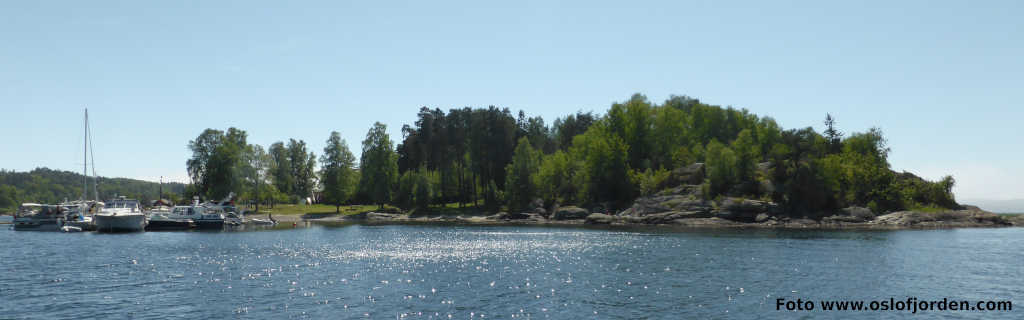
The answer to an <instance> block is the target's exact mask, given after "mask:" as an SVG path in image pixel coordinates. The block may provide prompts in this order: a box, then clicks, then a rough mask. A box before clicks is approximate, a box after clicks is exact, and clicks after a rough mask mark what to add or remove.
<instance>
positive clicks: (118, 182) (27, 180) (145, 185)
mask: <svg viewBox="0 0 1024 320" xmlns="http://www.w3.org/2000/svg"><path fill="white" fill-rule="evenodd" d="M82 179H83V176H82V175H81V174H79V173H75V172H71V171H62V170H52V169H48V168H36V169H35V170H32V171H29V172H17V171H8V170H0V208H7V209H10V208H14V207H17V206H18V204H20V203H23V202H39V203H57V202H60V201H63V200H64V199H69V200H74V199H78V198H80V197H81V195H82ZM89 183H90V184H91V183H92V179H89ZM97 186H98V189H99V196H100V200H106V199H110V198H113V197H114V196H115V195H119V196H120V195H123V196H127V197H131V198H135V199H139V200H142V201H144V203H145V202H148V201H150V200H153V199H156V197H157V193H158V192H159V190H160V184H159V183H157V182H151V181H143V180H135V179H128V178H105V177H100V178H99V179H98V182H97ZM163 190H164V193H165V194H167V193H172V194H177V195H179V196H180V195H181V194H183V193H184V191H185V184H182V183H177V182H170V183H164V184H163ZM89 197H90V198H91V197H92V190H91V185H90V191H89Z"/></svg>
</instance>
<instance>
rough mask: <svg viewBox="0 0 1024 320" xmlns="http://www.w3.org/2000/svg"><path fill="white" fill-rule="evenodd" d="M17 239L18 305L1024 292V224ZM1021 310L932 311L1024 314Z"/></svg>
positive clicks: (756, 299)
mask: <svg viewBox="0 0 1024 320" xmlns="http://www.w3.org/2000/svg"><path fill="white" fill-rule="evenodd" d="M0 243H3V244H4V247H3V248H2V249H0V318H40V319H53V318H127V317H130V318H168V317H170V318H275V319H277V318H286V317H287V318H373V319H395V318H398V319H449V318H451V319H520V318H522V319H548V318H550V319H577V318H602V319H638V318H651V319H680V318H694V319H709V318H710V319H733V318H736V319H790V318H815V319H818V318H824V319H839V318H851V317H857V318H869V319H878V318H882V319H893V318H905V317H908V316H912V315H911V314H910V313H908V312H906V311H889V312H880V311H879V312H854V311H833V312H824V311H820V310H818V309H816V310H815V311H812V312H806V311H776V307H775V301H776V300H775V299H776V298H779V297H785V298H787V299H796V298H804V299H808V298H809V299H864V300H876V299H885V300H888V298H889V297H895V298H896V299H900V298H904V299H905V298H906V297H917V298H919V299H942V298H944V297H948V298H955V299H966V300H1010V301H1012V302H1014V303H1020V304H1024V300H1022V299H1021V298H1024V272H1022V271H1024V266H1022V262H1024V250H1021V249H1024V229H1021V228H1009V229H955V230H932V231H892V232H880V231H872V232H854V231H841V232H835V231H778V230H705V231H693V230H690V231H681V230H665V229H584V228H543V227H484V226H479V227H478V226H432V225H394V226H365V225H349V226H338V227H323V226H314V227H310V228H300V229H295V230H270V231H258V232H214V233H208V232H148V233H136V234H95V233H76V234H62V233H41V232H14V231H10V230H7V228H4V229H3V230H0ZM1015 307H1017V308H1016V310H1015V311H1009V312H1006V311H1003V312H977V311H924V312H921V314H923V316H925V317H928V318H936V317H938V318H968V319H1020V318H1022V315H1024V311H1021V309H1024V306H1015ZM919 315H920V314H919Z"/></svg>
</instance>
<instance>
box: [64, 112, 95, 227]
mask: <svg viewBox="0 0 1024 320" xmlns="http://www.w3.org/2000/svg"><path fill="white" fill-rule="evenodd" d="M84 123H85V126H84V128H85V134H84V136H83V138H82V198H81V199H79V200H77V201H72V202H67V201H65V202H64V203H61V204H60V206H61V207H64V208H65V211H66V212H67V213H66V215H65V220H64V227H70V228H77V229H78V230H84V231H92V230H95V229H96V225H95V224H94V223H93V215H95V214H96V212H97V211H98V210H99V209H100V208H101V207H103V203H102V202H99V190H97V189H98V188H97V185H96V184H97V183H96V161H95V156H93V153H92V151H93V150H92V132H90V130H89V129H90V128H89V109H85V120H84ZM90 156H93V157H92V158H93V159H92V160H93V161H92V175H93V190H92V191H93V200H88V199H89V160H90V159H89V158H90ZM64 227H62V229H64Z"/></svg>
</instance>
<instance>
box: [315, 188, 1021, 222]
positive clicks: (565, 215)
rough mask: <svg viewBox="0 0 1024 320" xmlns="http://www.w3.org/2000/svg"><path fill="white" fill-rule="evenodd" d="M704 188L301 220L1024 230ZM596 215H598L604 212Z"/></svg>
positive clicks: (984, 218) (971, 213)
mask: <svg viewBox="0 0 1024 320" xmlns="http://www.w3.org/2000/svg"><path fill="white" fill-rule="evenodd" d="M698 192H699V187H698V186H696V185H683V186H680V187H676V188H672V189H667V190H664V191H662V192H659V193H658V194H655V195H651V196H648V197H641V198H639V199H637V200H636V201H635V202H634V204H633V205H632V206H631V207H629V208H627V209H625V210H622V211H620V212H616V213H607V212H591V211H589V210H586V209H583V208H579V207H573V206H563V207H557V208H554V209H553V210H550V212H549V210H546V209H545V208H543V206H542V205H541V204H540V202H539V201H538V202H536V203H535V205H534V206H533V207H534V209H531V210H527V211H526V212H513V213H510V212H499V213H493V214H472V215H470V214H467V215H440V214H420V215H417V214H412V215H410V214H404V213H382V212H368V213H362V214H357V215H349V216H322V217H302V220H303V221H322V222H363V223H379V224H388V223H460V224H486V225H612V226H677V227H690V228H777V229H877V230H897V229H937V228H996V227H1012V226H1024V215H1019V216H1016V217H1005V216H1000V215H997V214H994V213H991V212H987V211H984V210H981V209H980V208H977V207H973V206H964V207H963V208H962V209H960V210H949V211H944V212H919V211H899V212H891V213H887V214H883V215H877V216H876V215H875V214H874V213H873V212H872V211H871V210H869V209H867V208H860V207H850V208H844V209H842V210H839V211H838V212H834V213H829V214H817V215H816V216H817V217H818V218H817V219H810V218H807V217H800V218H796V217H792V216H789V215H787V214H785V213H784V212H781V211H780V208H779V206H778V205H777V204H775V203H772V202H769V201H762V200H750V199H742V198H729V197H727V198H724V199H720V200H719V201H709V200H703V199H701V198H700V197H699V196H698ZM599 210H600V209H598V210H594V211H599Z"/></svg>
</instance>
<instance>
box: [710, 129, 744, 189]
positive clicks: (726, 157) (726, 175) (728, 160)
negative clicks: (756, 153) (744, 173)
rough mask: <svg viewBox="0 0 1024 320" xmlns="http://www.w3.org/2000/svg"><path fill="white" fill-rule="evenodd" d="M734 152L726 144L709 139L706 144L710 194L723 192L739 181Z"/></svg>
mask: <svg viewBox="0 0 1024 320" xmlns="http://www.w3.org/2000/svg"><path fill="white" fill-rule="evenodd" d="M737 163H738V160H737V158H736V153H735V152H733V151H732V149H730V148H729V147H728V146H726V145H723V144H721V143H719V142H718V140H711V142H709V143H708V146H707V172H708V181H709V182H710V184H711V196H712V197H713V196H717V195H720V194H725V193H727V192H729V190H730V189H731V188H732V187H733V186H734V185H736V184H737V183H738V182H739V172H738V171H739V170H738V168H737Z"/></svg>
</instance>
